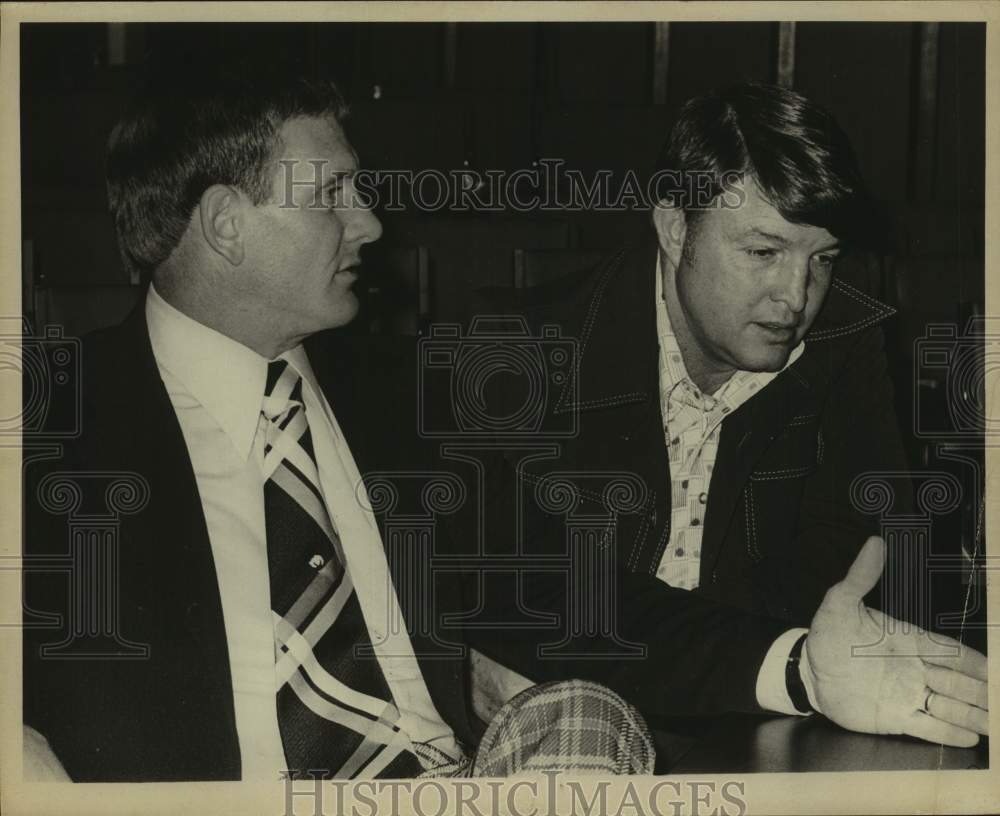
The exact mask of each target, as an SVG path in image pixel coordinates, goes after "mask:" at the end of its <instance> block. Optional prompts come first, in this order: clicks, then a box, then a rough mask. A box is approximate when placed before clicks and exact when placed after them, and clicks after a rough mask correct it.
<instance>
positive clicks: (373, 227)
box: [347, 206, 382, 244]
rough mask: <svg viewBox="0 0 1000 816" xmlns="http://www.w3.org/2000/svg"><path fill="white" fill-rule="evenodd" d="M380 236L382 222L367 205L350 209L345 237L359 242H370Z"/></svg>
mask: <svg viewBox="0 0 1000 816" xmlns="http://www.w3.org/2000/svg"><path fill="white" fill-rule="evenodd" d="M381 237H382V222H381V221H379V220H378V217H377V216H376V215H375V213H373V212H372V211H371V210H370V209H368V208H367V207H361V206H358V207H356V208H354V209H352V210H351V215H350V223H349V225H348V229H347V239H348V240H349V241H354V242H357V243H360V244H370V243H372V242H373V241H377V240H378V239H379V238H381Z"/></svg>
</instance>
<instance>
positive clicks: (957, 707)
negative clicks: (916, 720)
mask: <svg viewBox="0 0 1000 816" xmlns="http://www.w3.org/2000/svg"><path fill="white" fill-rule="evenodd" d="M927 712H928V713H929V714H930V715H931V716H932V717H936V718H937V719H939V720H941V721H943V722H946V723H951V724H952V725H957V726H958V727H959V728H963V729H965V730H966V731H975V732H976V733H977V734H982V735H983V736H987V735H988V734H989V733H990V715H989V714H988V713H987V712H985V711H983V709H981V708H976V706H971V705H968V704H966V703H963V702H960V701H958V700H953V699H951V698H950V697H945V696H944V695H942V694H932V695H931V699H930V703H929V704H928V706H927Z"/></svg>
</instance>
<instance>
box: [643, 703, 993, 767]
mask: <svg viewBox="0 0 1000 816" xmlns="http://www.w3.org/2000/svg"><path fill="white" fill-rule="evenodd" d="M654 737H655V738H656V747H657V763H656V769H657V773H677V774H681V773H685V774H694V773H777V772H786V771H893V770H966V769H977V768H980V769H981V768H987V767H988V763H989V753H988V752H989V747H988V746H989V741H988V740H987V739H985V738H983V739H980V742H979V745H978V746H976V747H975V748H946V747H943V746H939V745H932V744H930V743H927V742H922V741H920V740H916V739H911V738H909V737H897V736H874V735H871V734H857V733H853V732H850V731H845V730H843V729H842V728H840V727H839V726H836V725H834V724H833V723H831V722H830V721H829V720H826V719H825V718H823V717H820V716H817V715H814V716H812V717H784V716H778V717H763V716H757V717H754V716H749V715H739V714H733V715H726V716H723V717H716V718H713V719H710V720H686V721H685V720H670V721H664V722H662V723H656V724H655V727H654Z"/></svg>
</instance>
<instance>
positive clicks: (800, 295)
mask: <svg viewBox="0 0 1000 816" xmlns="http://www.w3.org/2000/svg"><path fill="white" fill-rule="evenodd" d="M808 291H809V262H808V260H806V261H804V262H800V261H789V263H788V264H786V265H785V266H784V267H783V268H782V269H780V270H779V271H778V275H777V278H776V280H775V284H774V289H773V290H772V292H771V299H772V300H775V301H778V302H780V303H784V304H785V305H786V306H788V308H789V309H790V310H791V311H792V312H794V313H795V314H799V313H800V312H802V311H803V310H804V309H805V308H806V302H807V300H808Z"/></svg>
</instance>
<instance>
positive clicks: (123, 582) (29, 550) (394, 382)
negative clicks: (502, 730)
mask: <svg viewBox="0 0 1000 816" xmlns="http://www.w3.org/2000/svg"><path fill="white" fill-rule="evenodd" d="M314 341H315V342H313V343H312V344H311V346H310V358H311V360H312V362H313V365H314V369H315V370H316V373H317V376H318V377H319V379H320V381H321V383H323V385H324V388H325V389H327V388H328V389H329V390H328V394H329V397H330V400H331V402H332V403H333V404H335V405H336V409H335V410H336V413H337V417H338V421H339V422H340V423H341V425H342V427H343V429H344V433H345V436H346V437H347V439H348V440H349V444H350V446H351V450H352V453H353V454H354V456H355V457H356V460H357V462H358V466H359V469H360V470H361V472H362V473H365V472H366V471H368V470H380V469H392V468H394V467H398V461H399V460H398V459H397V457H398V456H401V455H403V454H404V452H405V451H406V450H407V448H406V446H407V445H408V444H411V443H412V440H410V441H408V440H406V439H401V438H400V437H399V436H397V435H394V434H393V428H394V426H393V425H392V424H387V423H386V422H385V421H384V420H383V419H382V416H381V415H380V414H379V413H378V411H377V410H373V409H375V408H381V407H386V406H391V405H392V403H393V401H394V400H395V399H396V395H397V394H398V391H399V389H400V388H401V387H404V386H402V384H401V383H400V381H399V380H398V376H399V372H400V371H402V372H403V373H406V372H407V371H409V372H412V371H413V369H412V367H403V368H402V369H401V368H400V366H398V365H394V364H392V363H391V362H385V363H384V364H383V362H382V360H383V358H386V359H387V360H388V358H391V357H392V354H393V352H392V350H391V349H382V348H379V347H378V346H377V345H376V344H374V343H373V342H371V341H369V340H368V338H358V341H360V342H361V345H356V344H355V343H356V342H357V341H353V340H350V339H349V338H348V339H345V340H343V345H342V346H341V345H337V348H336V351H335V352H333V356H332V358H331V357H330V356H329V355H327V354H325V353H324V352H325V351H326V350H328V349H330V342H331V341H330V338H329V337H328V336H320V337H317V338H314ZM337 343H339V341H337ZM82 356H83V361H82V364H83V367H82V380H81V384H82V396H83V400H82V416H81V428H82V433H81V435H80V436H79V438H77V439H75V440H72V441H71V442H70V443H68V444H67V445H66V446H65V450H64V452H63V454H62V455H61V456H59V457H57V458H55V459H49V460H43V461H40V462H36V463H34V464H29V465H28V466H27V467H26V479H25V486H26V492H25V511H26V525H25V531H26V535H25V549H26V554H27V555H28V558H29V560H28V562H27V564H26V577H25V585H24V586H25V599H26V603H27V611H26V622H27V623H39V622H42V623H44V621H42V620H41V619H40V618H38V617H36V615H35V613H40V614H41V613H56V614H59V615H61V616H62V620H61V623H60V624H58V625H56V626H55V627H54V628H53V627H52V626H51V625H48V626H43V627H42V628H32V627H30V626H29V627H28V628H27V629H26V634H25V641H24V645H25V652H24V706H25V710H24V716H25V722H26V723H27V724H28V725H31V726H33V727H34V728H36V729H37V730H39V731H40V732H41V733H42V734H44V735H45V736H46V737H47V738H48V740H49V742H50V744H51V746H52V749H53V750H54V752H55V753H56V755H57V756H58V757H59V759H60V760H61V761H62V762H63V763H64V765H65V767H66V769H67V771H68V773H69V774H70V776H71V777H73V779H74V780H77V781H155V780H162V781H167V780H210V779H218V780H222V779H239V778H240V753H239V745H238V741H237V734H236V728H235V715H234V709H233V699H232V690H231V676H230V669H229V661H228V654H227V649H226V632H225V626H224V623H223V618H222V607H221V601H220V597H219V590H218V585H217V579H216V572H215V565H214V562H213V557H212V549H211V546H210V544H209V540H208V534H207V529H206V525H205V519H204V514H203V512H202V509H201V502H200V498H199V495H198V488H197V484H196V482H195V477H194V473H193V470H192V467H191V463H190V460H189V458H188V455H187V451H186V448H185V442H184V438H183V436H182V433H181V429H180V426H179V424H178V422H177V419H176V415H175V413H174V410H173V408H172V406H171V404H170V401H169V398H168V395H167V393H166V390H165V388H164V386H163V383H162V381H161V379H160V376H159V372H158V370H157V367H156V363H155V360H154V358H153V354H152V350H151V347H150V342H149V334H148V330H147V327H146V321H145V313H144V309H143V307H142V306H141V305H140V307H139V308H138V309H137V310H136V311H135V312H134V313H133V314H132V315H131V316H130V317H129V319H128V320H127V321H126V322H125V323H124V324H122V325H121V326H119V327H117V328H113V329H109V330H104V331H101V332H97V333H95V334H93V335H91V336H90V337H89V338H87V339H85V340H84V343H83V350H82ZM383 372H384V373H386V375H387V376H385V377H383V378H381V379H380V377H379V374H380V373H383ZM390 374H391V376H390ZM366 412H367V413H368V414H369V415H371V416H374V418H375V420H376V422H375V426H374V427H372V425H371V424H370V423H369V422H363V421H362V420H363V419H365V413H366ZM406 427H407V428H408V427H409V426H406ZM411 436H412V435H411ZM411 455H413V456H419V454H416V453H413V452H412V451H411ZM26 458H27V454H26ZM55 473H65V474H68V476H69V481H71V482H75V483H76V484H77V485H78V486H79V491H80V493H81V504H80V505H79V506H78V507H77V508H76V509H75V510H74V512H73V513H72V514H68V513H67V505H66V504H64V503H61V501H60V498H59V496H58V495H54V494H53V490H55V491H56V492H58V490H59V488H58V484H57V483H56V482H52V481H49V482H48V490H47V491H46V483H45V482H44V479H45V477H46V474H55ZM114 474H118V475H119V476H120V477H122V478H124V479H125V482H128V483H131V484H135V483H136V479H137V477H138V482H139V483H140V484H142V483H144V484H145V485H146V486H147V488H148V500H147V501H145V503H144V502H143V500H142V499H141V498H140V499H137V500H136V503H137V504H139V505H143V506H142V509H140V510H138V511H137V512H133V511H131V510H130V509H129V508H128V506H127V505H128V503H129V499H128V497H127V496H119V497H118V499H114V498H113V497H112V496H111V494H110V493H108V492H107V486H108V484H109V483H110V482H112V481H114V479H115V478H116V477H115V476H114ZM61 481H62V482H63V483H64V484H65V482H66V481H67V480H65V479H63V480H61ZM40 489H41V490H42V492H43V493H45V492H47V493H48V495H47V497H45V498H42V499H40V498H39V495H40V494H39V490H40ZM74 490H76V488H66V489H64V490H63V493H62V495H63V497H65V496H66V495H68V493H69V494H71V493H73V491H74ZM67 491H68V493H67ZM139 492H143V491H142V489H141V488H140V490H139ZM133 498H135V497H133ZM109 502H110V503H111V504H116V505H117V506H118V507H119V509H121V508H122V507H124V508H125V509H124V511H123V512H121V513H119V514H118V515H119V517H120V521H118V522H115V521H111V522H110V523H109V525H108V526H106V527H105V528H104V532H105V533H106V534H109V535H111V536H113V537H115V538H117V541H118V548H117V556H116V558H117V563H116V564H115V563H109V564H107V565H106V566H107V569H109V570H111V573H110V574H113V575H114V576H115V580H114V583H115V585H116V587H117V592H118V601H117V613H116V615H117V626H116V627H114V628H115V633H114V635H116V636H110V635H109V636H107V637H103V638H102V637H100V634H101V633H100V632H98V633H92V634H96V635H98V636H97V637H88V638H85V639H84V640H83V641H77V642H76V644H75V645H74V647H73V648H71V649H68V650H64V651H63V653H62V656H61V657H60V656H59V655H58V653H57V655H55V656H49V657H40V651H39V650H40V648H41V647H42V646H44V645H46V644H47V645H48V646H49V647H51V646H53V645H54V644H58V643H59V642H60V641H62V640H64V639H65V638H67V637H68V636H69V634H70V632H69V629H70V627H71V626H72V625H73V621H74V618H73V616H72V615H71V614H70V611H71V610H70V604H71V600H70V595H69V585H70V583H69V578H70V577H69V576H67V575H66V574H65V573H60V572H58V571H55V572H53V571H52V570H51V569H48V568H46V567H43V566H42V565H43V564H49V565H57V564H59V563H64V562H65V559H66V554H67V553H68V552H69V550H70V547H71V544H70V542H71V539H73V537H74V535H78V534H79V531H80V530H81V529H84V528H88V529H93V528H94V526H95V524H96V525H97V526H98V527H100V518H99V516H100V514H104V516H105V517H109V518H110V517H111V516H109V514H108V504H109ZM95 514H96V515H95ZM112 515H113V514H112ZM74 530H77V533H74ZM101 534H102V533H98V535H101ZM90 535H93V533H91V534H90ZM84 550H86V547H84ZM45 556H50V557H51V558H53V559H54V560H51V561H48V562H46V561H44V558H45ZM82 572H83V571H82V570H80V569H78V570H77V575H80V574H82ZM407 586H409V585H407ZM406 591H407V588H406V587H404V588H403V589H402V590H401V593H402V595H403V597H401V604H402V606H403V608H404V610H405V609H409V608H419V604H416V603H415V602H414V599H413V598H408V597H406ZM417 591H419V590H417ZM79 597H80V598H81V599H82V600H83V601H84V602H85V603H88V604H98V603H105V602H107V597H106V596H105V595H104V594H99V593H98V592H96V591H95V590H94V588H93V587H82V588H81V592H80V595H79ZM418 600H419V599H418ZM439 604H440V605H441V606H442V608H443V607H444V602H443V601H440V600H439ZM77 620H79V618H77ZM49 624H51V619H50V620H49ZM425 628H426V627H424V628H422V629H419V630H417V631H415V632H414V634H413V636H412V638H411V640H412V642H413V644H414V649H415V650H416V651H417V652H418V654H424V655H430V654H436V655H437V658H436V659H427V660H422V661H421V667H422V669H423V672H424V676H425V678H426V680H427V683H428V686H429V688H430V692H431V695H432V697H433V699H434V701H435V704H436V706H437V707H438V710H439V711H440V712H441V714H442V716H443V717H444V718H445V720H446V721H447V722H448V723H449V724H450V725H451V726H452V728H453V729H454V730H455V733H456V736H457V737H458V739H459V740H461V741H464V742H467V743H469V742H471V741H473V740H474V736H473V733H472V731H471V730H470V724H469V720H468V719H467V715H466V711H467V708H466V700H467V694H466V689H465V685H464V682H465V681H464V677H465V672H464V666H465V664H464V661H463V659H462V658H461V656H456V654H455V653H454V650H451V651H448V652H447V654H445V655H444V656H442V655H441V654H438V653H439V652H441V649H440V647H439V646H438V645H437V644H436V642H435V641H434V638H433V637H432V636H430V635H429V634H427V633H424V634H421V632H423V631H424V629H425ZM106 634H107V633H106ZM451 639H452V640H454V636H452V638H451ZM130 644H131V645H130ZM143 647H144V648H145V649H146V650H147V651H148V654H147V655H146V656H145V657H143V656H141V652H137V649H141V648H143ZM98 648H100V650H101V651H103V652H105V653H110V654H111V655H112V656H110V657H109V656H107V654H106V655H105V656H104V657H101V658H91V659H79V655H80V652H81V651H82V650H85V649H89V650H91V651H93V650H95V649H98ZM57 651H58V650H57ZM67 654H72V655H73V656H74V657H75V659H67V657H66V656H67ZM137 654H140V656H139V657H137V656H136V655H137Z"/></svg>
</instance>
